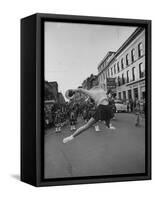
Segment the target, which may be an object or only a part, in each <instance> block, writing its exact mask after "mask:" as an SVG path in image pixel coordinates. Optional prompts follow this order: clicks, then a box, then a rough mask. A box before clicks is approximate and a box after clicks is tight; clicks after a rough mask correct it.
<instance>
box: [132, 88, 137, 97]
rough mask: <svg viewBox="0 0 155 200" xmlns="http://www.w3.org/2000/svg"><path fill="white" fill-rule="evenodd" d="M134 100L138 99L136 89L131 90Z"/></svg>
mask: <svg viewBox="0 0 155 200" xmlns="http://www.w3.org/2000/svg"><path fill="white" fill-rule="evenodd" d="M133 94H134V99H138V88H134V89H133Z"/></svg>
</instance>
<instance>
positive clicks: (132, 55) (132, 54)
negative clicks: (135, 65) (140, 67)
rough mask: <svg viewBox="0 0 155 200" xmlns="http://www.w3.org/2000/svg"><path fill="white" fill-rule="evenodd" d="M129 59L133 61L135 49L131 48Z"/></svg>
mask: <svg viewBox="0 0 155 200" xmlns="http://www.w3.org/2000/svg"><path fill="white" fill-rule="evenodd" d="M131 60H132V62H134V61H135V49H132V51H131Z"/></svg>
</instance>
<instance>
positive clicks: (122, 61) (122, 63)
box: [121, 58, 124, 69]
mask: <svg viewBox="0 0 155 200" xmlns="http://www.w3.org/2000/svg"><path fill="white" fill-rule="evenodd" d="M121 67H122V69H123V68H124V60H123V58H122V59H121Z"/></svg>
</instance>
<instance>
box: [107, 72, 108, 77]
mask: <svg viewBox="0 0 155 200" xmlns="http://www.w3.org/2000/svg"><path fill="white" fill-rule="evenodd" d="M107 78H108V70H107Z"/></svg>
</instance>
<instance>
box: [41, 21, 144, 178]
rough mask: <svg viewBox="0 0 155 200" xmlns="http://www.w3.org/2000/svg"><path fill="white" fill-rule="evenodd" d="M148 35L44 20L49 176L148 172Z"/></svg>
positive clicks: (138, 28) (130, 28)
mask: <svg viewBox="0 0 155 200" xmlns="http://www.w3.org/2000/svg"><path fill="white" fill-rule="evenodd" d="M145 38H146V30H145V27H143V26H142V27H141V26H136V25H135V26H131V25H130V26H125V25H124V26H123V25H121V26H120V25H107V24H105V25H104V24H84V23H68V22H51V21H45V22H44V97H43V98H44V120H43V122H42V123H43V125H44V178H45V179H55V178H73V177H93V176H106V175H108V176H111V175H131V174H143V173H145V170H146V169H145V167H146V156H145V153H146V128H145V127H146V106H145V104H146V80H145V76H146V66H145V63H146V57H145V55H146V48H145V46H146V41H145Z"/></svg>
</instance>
